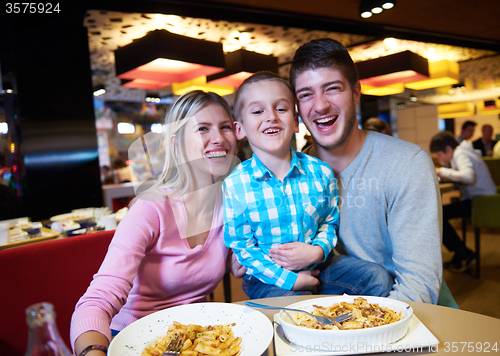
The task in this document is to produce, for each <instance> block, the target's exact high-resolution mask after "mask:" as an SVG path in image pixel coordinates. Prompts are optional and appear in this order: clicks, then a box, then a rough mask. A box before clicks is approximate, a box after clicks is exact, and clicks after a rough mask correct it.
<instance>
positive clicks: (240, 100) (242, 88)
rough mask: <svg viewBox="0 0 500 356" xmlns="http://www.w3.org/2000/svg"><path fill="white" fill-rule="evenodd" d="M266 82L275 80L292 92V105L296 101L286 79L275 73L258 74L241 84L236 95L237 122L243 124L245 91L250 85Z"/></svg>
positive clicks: (235, 110)
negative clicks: (242, 113)
mask: <svg viewBox="0 0 500 356" xmlns="http://www.w3.org/2000/svg"><path fill="white" fill-rule="evenodd" d="M264 80H275V81H277V82H279V83H281V84H283V85H284V86H285V87H286V88H288V90H289V91H290V95H291V99H292V103H294V101H295V94H294V93H293V91H292V88H291V87H290V83H288V82H287V81H286V80H285V79H283V78H281V77H280V76H279V75H278V74H276V73H273V72H265V71H262V72H257V73H255V74H253V75H251V76H250V77H248V78H247V79H245V80H244V81H243V83H241V85H240V86H239V88H238V90H236V93H235V94H234V115H233V116H234V119H235V120H236V121H239V122H242V119H243V118H242V117H241V109H243V99H244V98H243V97H244V91H245V89H246V87H248V86H249V85H250V84H253V83H257V82H261V81H264Z"/></svg>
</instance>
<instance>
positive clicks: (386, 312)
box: [278, 295, 413, 348]
mask: <svg viewBox="0 0 500 356" xmlns="http://www.w3.org/2000/svg"><path fill="white" fill-rule="evenodd" d="M287 307H288V308H295V309H303V310H305V311H308V312H311V313H313V314H315V315H324V316H327V317H331V316H336V315H341V314H344V313H347V312H352V315H353V316H352V318H351V319H348V320H346V321H344V322H342V323H336V325H333V326H323V325H320V324H319V323H317V322H316V321H315V319H313V318H311V317H308V316H307V315H306V314H304V313H299V312H289V311H285V310H282V311H281V312H280V313H279V314H278V319H279V324H280V325H281V327H282V328H283V332H284V334H285V336H286V338H287V339H288V340H289V341H290V342H292V343H294V344H296V345H310V344H311V343H313V344H315V345H336V346H338V347H347V348H349V347H351V346H352V345H356V344H363V345H381V344H390V343H393V342H396V341H398V340H400V339H402V338H403V337H404V336H405V335H406V333H407V332H408V326H409V324H410V319H411V317H412V316H413V309H412V308H411V306H409V305H408V304H406V303H404V302H402V301H399V300H396V299H391V298H382V297H369V296H348V295H344V296H338V297H325V298H317V299H309V300H304V301H301V302H298V303H294V304H292V305H288V306H287Z"/></svg>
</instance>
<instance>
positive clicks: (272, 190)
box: [223, 150, 339, 290]
mask: <svg viewBox="0 0 500 356" xmlns="http://www.w3.org/2000/svg"><path fill="white" fill-rule="evenodd" d="M291 152H292V160H291V167H290V171H289V173H288V174H287V175H286V176H285V178H284V179H283V182H281V181H280V180H278V179H277V178H276V177H275V176H274V175H273V174H272V173H271V172H270V171H269V169H267V167H266V166H265V165H264V164H263V163H262V162H261V161H260V160H259V159H258V158H257V157H256V156H255V155H253V156H252V158H251V159H249V160H247V161H244V162H243V163H241V164H240V165H239V166H238V167H236V168H235V169H234V171H233V172H232V173H231V174H230V175H229V176H228V177H227V178H226V179H225V181H224V182H223V191H224V240H225V243H226V245H227V246H228V247H230V248H232V249H233V250H234V252H235V253H236V255H237V256H238V260H239V261H240V263H241V264H242V265H244V266H245V267H246V268H247V273H249V274H251V275H253V276H254V277H256V278H258V279H260V280H261V281H262V282H264V283H267V284H273V285H276V286H278V287H281V288H284V289H287V290H290V289H291V288H292V287H293V285H294V283H295V281H296V279H297V273H295V272H293V271H288V270H286V269H284V268H282V267H279V266H278V265H276V263H274V262H273V261H272V260H271V258H270V257H269V256H268V255H269V250H270V249H271V248H277V247H278V246H279V245H280V244H283V243H288V242H305V243H308V244H311V245H318V246H320V247H321V248H322V249H323V251H324V259H326V257H327V256H328V254H329V253H330V251H331V250H332V249H333V248H334V247H335V245H336V244H337V232H338V224H339V213H338V209H337V196H338V195H337V186H336V180H335V176H334V174H333V171H332V170H331V168H330V167H329V166H328V165H327V164H326V163H324V162H322V161H320V160H318V159H316V158H314V157H312V156H308V155H306V154H303V153H300V152H295V151H294V150H291ZM313 267H315V266H314V265H313V266H309V267H308V268H307V269H313Z"/></svg>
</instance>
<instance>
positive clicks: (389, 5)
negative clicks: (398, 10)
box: [382, 1, 395, 10]
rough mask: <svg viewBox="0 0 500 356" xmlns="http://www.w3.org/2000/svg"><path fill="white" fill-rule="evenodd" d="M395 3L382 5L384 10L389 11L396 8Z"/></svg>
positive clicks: (390, 2) (389, 2) (388, 2)
mask: <svg viewBox="0 0 500 356" xmlns="http://www.w3.org/2000/svg"><path fill="white" fill-rule="evenodd" d="M394 5H395V4H394V1H387V2H385V3H383V4H382V8H383V9H384V10H389V9H392V8H393V7H394Z"/></svg>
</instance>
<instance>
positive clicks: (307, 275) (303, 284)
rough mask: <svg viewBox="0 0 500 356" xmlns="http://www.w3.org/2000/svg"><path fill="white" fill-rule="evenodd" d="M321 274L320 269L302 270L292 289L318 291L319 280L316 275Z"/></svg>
mask: <svg viewBox="0 0 500 356" xmlns="http://www.w3.org/2000/svg"><path fill="white" fill-rule="evenodd" d="M318 274H319V271H318V270H314V271H300V272H299V273H298V277H297V280H296V281H295V283H294V285H293V287H292V290H309V291H311V292H313V293H316V288H318V286H319V280H318V279H317V278H316V277H315V276H317V275H318Z"/></svg>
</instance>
